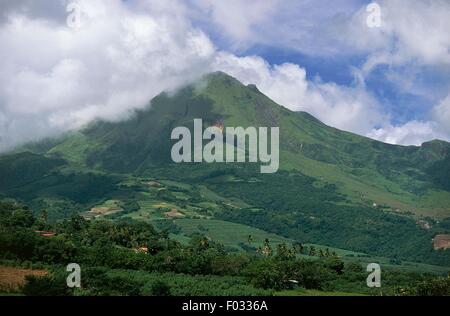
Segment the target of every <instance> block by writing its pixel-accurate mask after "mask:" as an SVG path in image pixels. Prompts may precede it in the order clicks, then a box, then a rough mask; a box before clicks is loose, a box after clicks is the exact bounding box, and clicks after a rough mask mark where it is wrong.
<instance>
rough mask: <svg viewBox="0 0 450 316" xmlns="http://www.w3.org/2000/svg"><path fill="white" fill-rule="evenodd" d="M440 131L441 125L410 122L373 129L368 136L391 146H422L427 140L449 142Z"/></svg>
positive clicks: (429, 122)
mask: <svg viewBox="0 0 450 316" xmlns="http://www.w3.org/2000/svg"><path fill="white" fill-rule="evenodd" d="M439 130H440V127H439V125H438V124H437V123H436V122H433V121H425V122H424V121H409V122H407V123H405V124H403V125H397V126H394V125H388V126H385V127H383V128H378V129H373V130H372V131H371V132H370V133H368V134H367V136H368V137H370V138H373V139H377V140H379V141H382V142H385V143H389V144H399V145H416V146H420V145H422V143H424V142H425V141H427V140H432V139H444V140H445V139H447V140H448V137H447V136H446V135H445V134H443V133H441V132H440V131H439Z"/></svg>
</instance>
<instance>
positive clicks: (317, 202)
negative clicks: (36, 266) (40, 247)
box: [0, 73, 450, 265]
mask: <svg viewBox="0 0 450 316" xmlns="http://www.w3.org/2000/svg"><path fill="white" fill-rule="evenodd" d="M195 118H202V119H203V123H204V125H205V127H207V126H211V125H214V124H216V123H217V122H223V124H224V126H242V127H248V126H255V127H259V126H267V127H271V126H278V127H280V146H281V147H280V150H281V152H280V168H281V170H280V171H279V172H278V173H276V174H273V175H263V174H260V172H259V165H258V166H257V165H255V164H178V165H177V164H174V163H172V162H171V159H170V150H171V147H172V145H173V144H174V141H171V140H170V134H171V131H172V129H173V128H174V127H178V126H187V127H189V128H191V129H192V126H193V119H195ZM28 149H29V150H32V151H34V152H36V153H40V154H41V156H39V155H38V157H41V159H44V160H51V161H58V162H60V161H64V164H62V163H61V164H60V165H58V166H55V169H51V170H52V176H51V177H50V178H45V177H44V174H46V172H44V173H43V174H42V175H39V174H37V175H36V176H34V175H33V177H32V179H31V181H28V182H27V183H23V184H22V183H21V182H18V184H19V187H17V183H15V184H14V185H11V187H8V184H5V185H3V187H2V188H0V194H2V195H3V196H4V197H12V198H18V199H21V200H24V201H25V202H27V203H29V204H31V205H32V206H34V207H37V208H46V209H50V210H52V209H55V214H57V215H55V216H54V218H57V217H58V216H60V215H62V214H63V215H64V214H65V215H67V210H71V212H89V210H90V209H91V208H92V207H97V209H98V207H100V209H101V210H105V213H106V215H107V216H108V212H109V211H108V210H109V208H108V207H109V205H111V203H112V204H113V205H115V206H117V210H116V209H115V210H114V212H111V213H114V214H112V215H111V216H112V217H115V218H117V217H124V216H132V217H136V216H137V214H139V215H138V216H137V217H139V218H141V219H147V220H150V221H161V220H166V221H167V222H170V218H169V220H167V216H168V215H167V214H166V213H167V212H168V211H171V210H173V209H176V210H178V211H179V212H180V213H181V214H183V215H184V216H186V217H188V218H202V219H205V220H208V219H220V220H226V221H231V222H236V223H241V224H245V225H249V226H252V227H257V228H260V229H262V230H264V231H267V232H271V233H275V234H277V235H279V236H282V237H285V238H290V239H293V240H298V241H301V242H305V243H318V244H324V245H327V246H333V247H337V248H344V249H348V250H352V251H360V252H364V253H369V254H373V255H378V256H385V257H391V258H392V257H395V258H400V259H407V260H416V261H422V262H430V263H436V264H441V265H450V253H449V251H434V250H433V248H432V238H433V237H434V235H435V234H437V233H448V232H449V231H450V225H449V222H450V219H448V218H449V217H450V192H449V191H450V187H449V182H448V179H449V178H450V173H449V166H450V144H448V143H446V142H441V141H433V142H429V143H425V144H423V145H422V146H421V147H415V146H408V147H404V146H393V145H388V144H384V143H381V142H377V141H374V140H371V139H368V138H365V137H361V136H358V135H354V134H351V133H347V132H343V131H340V130H337V129H334V128H331V127H328V126H326V125H325V124H323V123H321V122H320V121H318V120H317V119H316V118H314V117H312V116H311V115H309V114H307V113H296V112H292V111H289V110H287V109H286V108H284V107H282V106H280V105H278V104H276V103H275V102H273V101H271V100H270V99H269V98H268V97H266V96H265V95H264V94H262V93H261V92H259V91H258V89H257V88H256V87H255V86H253V85H249V86H244V85H242V84H241V83H240V82H239V81H237V80H236V79H234V78H232V77H230V76H228V75H226V74H224V73H214V74H211V75H208V76H207V77H205V79H204V80H203V81H202V82H200V83H198V84H196V85H192V86H189V87H186V88H184V89H182V90H180V91H178V92H177V93H175V94H174V95H169V94H166V93H163V94H161V95H159V96H158V97H156V98H155V99H154V100H152V102H151V104H150V105H149V106H148V107H147V108H146V109H144V110H141V111H137V112H136V113H134V115H133V116H132V118H131V119H129V120H126V121H123V122H115V123H109V122H96V123H94V124H92V125H91V126H89V127H87V128H86V129H84V130H82V131H80V132H77V133H72V134H70V135H66V136H65V137H62V138H61V139H59V140H53V141H51V142H47V143H45V144H35V145H33V146H29V147H28ZM16 155H21V154H16ZM22 155H30V154H29V153H24V154H22ZM8 159H9V160H11V161H12V160H14V159H11V158H10V157H9V156H6V157H4V158H2V160H1V161H0V162H4V163H5V164H6V165H7V164H8V163H7V162H8V161H9V160H8ZM0 167H1V165H0ZM0 170H3V169H0ZM4 170H6V169H4ZM13 170H15V169H13ZM42 170H43V171H45V169H42ZM20 172H21V171H20V170H17V171H16V173H14V172H12V173H10V174H8V175H9V177H11V178H13V179H14V178H16V177H19V176H20ZM15 181H16V180H15ZM149 183H157V184H158V185H157V186H153V184H149ZM108 201H109V202H108ZM111 201H112V202H111ZM71 212H69V213H71ZM91 212H92V211H91ZM88 215H89V216H97V215H98V214H93V213H90V214H88ZM101 215H102V216H103V215H105V214H101ZM98 216H100V215H98ZM425 216H427V217H425ZM419 218H422V219H423V220H426V221H428V223H429V224H430V226H431V228H429V229H423V228H422V227H421V226H419V225H417V224H416V221H417V219H419ZM446 218H447V219H446ZM438 219H439V221H438ZM171 229H174V231H176V229H175V228H174V227H171Z"/></svg>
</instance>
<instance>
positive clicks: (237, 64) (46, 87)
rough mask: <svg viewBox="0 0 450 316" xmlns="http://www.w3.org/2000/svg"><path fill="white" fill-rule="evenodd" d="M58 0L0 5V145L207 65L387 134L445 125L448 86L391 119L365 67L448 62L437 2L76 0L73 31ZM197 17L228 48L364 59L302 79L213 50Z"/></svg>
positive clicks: (137, 102) (119, 103) (123, 102)
mask: <svg viewBox="0 0 450 316" xmlns="http://www.w3.org/2000/svg"><path fill="white" fill-rule="evenodd" d="M67 2H68V1H67V0H59V1H45V2H43V5H42V6H41V7H38V6H36V4H35V1H30V0H20V1H17V2H13V1H5V2H2V3H1V4H0V9H1V10H2V14H1V15H0V43H1V46H0V60H1V65H0V150H4V149H7V148H10V147H11V146H13V145H16V144H18V143H23V142H25V141H29V140H34V139H38V138H41V137H45V136H51V135H54V134H56V133H60V132H62V131H66V130H68V129H74V128H79V127H80V126H83V125H84V124H86V123H88V122H90V121H92V120H94V119H96V118H102V119H108V120H118V119H123V118H126V117H127V113H129V110H131V109H135V108H139V107H142V106H144V105H145V104H147V103H148V101H149V100H150V99H151V98H152V97H153V96H155V95H156V94H158V93H160V92H161V91H163V90H172V89H176V88H177V87H179V86H181V85H183V84H185V83H188V82H191V81H193V80H195V79H197V78H199V77H200V76H201V75H202V74H204V73H206V72H209V71H210V70H213V69H215V70H223V71H225V72H228V73H230V74H231V75H233V76H235V77H236V78H238V79H239V80H241V81H243V82H244V83H246V84H248V83H255V84H257V86H258V87H259V89H260V90H261V91H262V92H264V93H265V94H267V95H268V96H269V97H270V98H273V99H274V100H275V101H276V102H278V103H280V104H282V105H285V106H286V107H288V108H290V109H292V110H296V111H297V110H301V111H307V112H309V113H311V114H313V115H315V116H316V117H318V118H319V119H321V120H322V121H323V122H325V123H327V124H329V125H332V126H335V127H338V128H341V129H345V130H349V131H353V132H357V133H360V134H363V135H369V136H371V137H374V138H377V139H380V140H384V141H387V142H391V143H402V144H418V143H420V142H421V141H424V140H429V139H431V138H434V137H445V135H449V134H450V130H449V129H448V127H447V126H450V105H449V104H450V101H449V99H450V97H449V98H447V99H445V100H443V101H442V102H440V103H439V104H438V105H437V106H436V107H435V109H434V111H433V113H434V116H433V118H432V121H424V122H419V121H412V122H409V123H406V124H404V125H400V126H393V125H391V124H389V116H388V115H387V114H386V113H384V111H383V109H382V107H381V105H380V104H379V103H378V101H377V100H376V99H375V98H374V97H373V96H372V95H371V94H370V93H369V92H368V91H367V89H366V87H365V85H364V74H366V75H367V74H368V73H370V71H371V70H372V69H373V68H374V67H376V66H377V65H379V64H382V63H387V64H392V65H402V64H405V63H406V64H408V63H411V62H414V63H417V64H420V63H422V64H434V65H447V64H449V49H448V48H449V40H450V38H449V37H448V36H446V32H444V30H445V31H447V30H448V29H450V26H449V24H448V23H450V22H449V21H450V19H446V17H447V16H448V12H449V11H448V10H446V8H447V6H449V3H448V2H446V1H439V0H438V1H436V2H434V1H433V2H432V3H431V2H429V3H428V2H426V3H425V4H423V3H417V2H409V1H408V6H407V8H406V9H404V8H402V5H405V2H404V1H400V0H396V1H392V2H391V1H389V2H388V1H382V2H380V3H381V4H382V10H383V12H384V14H385V15H384V18H385V20H384V21H385V22H384V23H385V24H384V25H383V27H382V28H381V29H369V28H367V27H366V26H365V24H364V23H365V17H366V16H365V14H366V13H365V8H359V7H357V6H356V4H355V3H359V1H357V0H355V1H338V4H337V5H336V6H337V7H339V8H340V9H339V10H337V11H336V10H335V9H333V8H331V7H329V6H328V5H326V4H325V3H322V2H320V3H319V4H317V3H316V2H315V1H314V2H311V1H279V0H270V1H256V2H249V1H243V0H231V1H209V0H191V1H190V2H187V3H186V2H183V1H179V0H167V1H156V0H129V1H121V0H79V1H78V2H79V3H81V4H82V7H83V8H84V11H85V14H84V15H83V21H82V22H83V27H82V28H81V29H79V30H72V29H70V28H68V27H67V25H66V24H65V20H66V15H67V13H66V12H65V5H66V4H67ZM187 4H192V5H193V7H192V6H191V7H189V6H188V5H187ZM192 8H197V9H199V10H198V11H194V10H192ZM355 8H357V9H355ZM358 8H359V11H357V10H358ZM279 9H280V10H279ZM403 9H404V10H403ZM384 10H385V11H384ZM354 11H357V12H356V13H355V14H353V12H354ZM420 12H422V13H423V14H419V13H420ZM401 14H404V15H403V16H400V15H401ZM191 19H194V20H195V21H196V23H195V25H196V27H194V26H193V25H192V22H191ZM199 21H200V22H204V23H207V24H209V23H210V21H212V23H213V24H214V25H215V27H216V28H217V32H219V33H221V34H224V36H225V37H227V39H228V40H229V41H230V42H231V46H232V47H234V48H236V47H238V48H239V47H246V45H253V44H270V45H280V46H284V47H289V48H294V49H298V50H300V51H302V52H306V53H311V54H312V53H314V54H317V55H323V56H329V55H333V56H335V55H336V54H337V55H339V54H346V53H348V50H349V49H350V48H351V49H353V51H354V50H356V51H358V52H366V53H367V54H368V56H369V58H368V60H367V62H366V64H365V67H363V69H362V71H360V72H358V71H355V76H359V77H357V78H356V79H355V83H354V84H352V85H350V86H343V85H337V84H335V83H333V82H322V81H321V80H320V79H315V80H308V78H307V74H306V70H305V69H304V68H302V67H301V66H299V65H296V64H290V63H286V64H281V65H270V64H268V63H267V62H266V61H265V60H264V59H262V58H261V57H258V56H246V57H237V56H235V55H233V53H232V52H225V51H223V52H218V51H217V50H216V48H215V45H214V44H213V43H212V41H211V40H210V39H209V38H208V36H207V35H205V33H204V32H203V31H201V30H200V29H199V27H200V26H201V25H202V23H197V22H199ZM411 22H414V23H416V24H414V25H412V26H409V25H410V23H411ZM425 26H426V27H425ZM424 29H426V30H429V31H423V30H424ZM319 35H320V36H319ZM446 49H447V50H446ZM411 73H412V74H416V73H417V72H415V71H413V70H411ZM389 78H396V79H395V80H397V81H399V82H403V88H404V89H405V90H408V89H412V88H415V87H416V86H415V85H414V84H413V83H411V82H410V81H409V80H403V79H404V76H399V75H398V73H396V72H395V70H391V72H390V73H389ZM375 126H376V127H378V129H375V128H374V127H375ZM444 131H446V132H447V133H448V134H445V133H444Z"/></svg>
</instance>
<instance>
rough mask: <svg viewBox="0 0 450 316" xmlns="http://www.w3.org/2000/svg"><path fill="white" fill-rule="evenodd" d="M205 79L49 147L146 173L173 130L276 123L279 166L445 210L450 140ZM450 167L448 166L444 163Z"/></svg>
mask: <svg viewBox="0 0 450 316" xmlns="http://www.w3.org/2000/svg"><path fill="white" fill-rule="evenodd" d="M206 80H207V85H206V87H204V86H203V87H197V88H196V87H195V86H194V87H188V88H186V89H184V90H182V91H180V92H179V93H177V94H176V95H175V96H173V97H170V96H168V95H167V94H162V95H160V96H158V97H157V98H155V99H154V100H153V101H152V102H151V107H150V108H149V109H147V110H144V111H139V112H137V113H136V115H135V116H134V118H133V119H131V120H129V121H126V122H121V123H97V124H95V125H94V126H92V127H90V128H88V129H87V130H85V131H83V133H82V134H80V135H76V136H72V137H69V138H68V139H67V140H65V141H64V142H62V143H61V144H59V145H57V146H55V147H53V148H52V149H51V150H50V151H49V152H48V153H49V154H60V155H61V156H62V157H64V158H66V159H68V160H74V161H76V162H78V163H80V164H82V165H87V166H90V167H99V168H102V169H104V170H108V171H114V172H137V173H143V172H144V171H145V170H146V169H148V168H152V166H155V165H159V164H161V163H165V162H169V161H170V155H169V153H170V148H171V145H172V144H173V143H172V142H170V132H171V131H172V129H173V128H174V127H176V126H192V120H193V119H194V118H202V119H203V121H204V122H205V124H206V125H212V124H214V123H215V122H216V121H223V122H224V125H225V126H243V127H248V126H279V127H280V133H281V137H280V141H281V158H280V163H281V168H282V169H285V170H292V169H296V170H299V171H301V172H302V173H304V174H306V175H309V176H312V177H314V178H317V179H321V180H323V181H324V182H327V183H333V184H336V185H337V186H338V188H339V191H340V192H342V193H343V194H346V195H348V196H349V197H350V198H351V200H352V201H353V202H358V203H363V204H366V205H372V204H373V203H376V204H378V205H386V206H387V207H388V208H390V209H392V210H400V211H404V212H412V213H415V214H420V215H429V216H432V217H440V218H443V217H448V216H450V193H449V192H448V191H449V190H450V184H449V182H448V181H449V180H448V179H449V178H450V177H449V175H450V173H449V172H450V170H449V169H448V168H449V166H450V160H449V159H450V158H449V157H450V144H448V143H446V142H441V141H433V142H430V143H425V144H423V146H421V147H414V146H409V147H404V146H393V145H388V144H384V143H381V142H377V141H374V140H371V139H368V138H364V137H361V136H358V135H354V134H351V133H347V132H343V131H340V130H337V129H334V128H330V127H328V126H326V125H324V124H323V123H321V122H320V121H318V120H317V119H315V118H314V117H312V116H310V115H309V114H307V113H295V112H291V111H289V110H287V109H285V108H283V107H281V106H279V105H277V104H276V103H274V102H273V101H271V100H270V99H269V98H267V97H266V96H265V95H263V94H262V93H260V92H259V91H258V90H257V89H256V88H255V87H254V86H249V87H245V86H244V85H242V84H241V83H240V82H238V81H237V80H235V79H234V78H232V77H229V76H227V75H226V74H223V73H215V74H213V75H210V76H208V77H207V78H206ZM446 168H447V169H446Z"/></svg>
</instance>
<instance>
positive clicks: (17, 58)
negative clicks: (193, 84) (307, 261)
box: [0, 0, 215, 150]
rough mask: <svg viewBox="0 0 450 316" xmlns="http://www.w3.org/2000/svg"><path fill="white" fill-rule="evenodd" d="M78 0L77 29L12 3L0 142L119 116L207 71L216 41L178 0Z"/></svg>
mask: <svg viewBox="0 0 450 316" xmlns="http://www.w3.org/2000/svg"><path fill="white" fill-rule="evenodd" d="M79 3H80V4H81V7H82V8H83V10H84V11H85V13H87V14H85V15H83V17H84V19H85V20H84V21H83V26H82V27H81V28H80V29H77V30H73V29H70V28H68V27H67V25H66V24H65V23H55V22H54V21H52V20H46V19H38V18H34V17H33V16H31V17H30V16H28V15H23V14H17V13H16V12H17V11H14V13H12V14H11V15H9V16H8V21H7V22H5V23H4V24H3V25H2V26H1V28H0V42H1V43H2V45H1V49H0V60H2V67H1V68H2V69H1V71H0V137H1V143H0V150H4V149H7V148H10V147H11V146H13V145H15V144H17V143H23V142H26V141H29V140H32V139H36V138H39V137H45V136H49V135H53V134H54V133H57V132H61V131H65V130H68V129H76V128H79V127H80V126H82V125H83V124H86V123H88V122H90V121H92V120H93V119H97V118H99V119H108V120H118V119H123V118H124V117H126V113H127V111H129V110H131V109H134V108H138V107H143V106H144V105H146V104H147V103H148V101H149V100H150V99H151V98H152V97H154V96H155V95H156V94H158V93H160V92H161V91H163V90H171V89H175V88H177V87H179V86H181V85H183V84H186V83H187V82H190V81H192V80H195V79H196V78H199V77H200V76H201V75H202V74H203V73H205V72H207V71H208V65H209V64H210V60H211V58H212V57H213V55H214V53H215V48H214V45H213V44H212V42H211V41H210V40H209V38H208V37H207V36H206V35H205V34H204V33H203V32H202V31H200V30H198V29H195V28H194V27H192V26H191V25H190V22H189V20H188V19H186V18H183V16H182V15H181V14H178V13H179V12H180V11H176V10H175V11H174V10H172V9H174V8H175V7H173V6H172V7H170V6H164V5H158V4H155V6H152V7H151V8H152V9H151V10H148V11H145V8H141V9H142V10H140V11H139V12H138V11H137V10H136V11H134V10H133V7H129V6H127V5H126V4H124V3H123V2H121V1H119V0H113V1H111V0H108V1H106V0H94V1H87V0H82V1H79ZM147 3H148V2H147ZM177 8H179V9H180V10H181V9H182V7H181V6H179V7H177ZM19 12H22V11H21V10H19ZM24 12H27V11H26V10H25V11H24Z"/></svg>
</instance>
